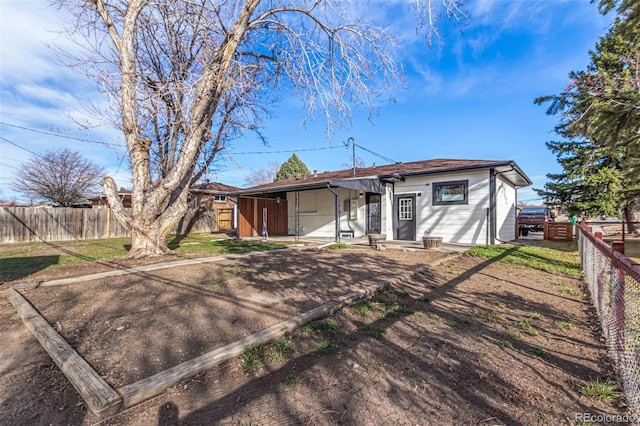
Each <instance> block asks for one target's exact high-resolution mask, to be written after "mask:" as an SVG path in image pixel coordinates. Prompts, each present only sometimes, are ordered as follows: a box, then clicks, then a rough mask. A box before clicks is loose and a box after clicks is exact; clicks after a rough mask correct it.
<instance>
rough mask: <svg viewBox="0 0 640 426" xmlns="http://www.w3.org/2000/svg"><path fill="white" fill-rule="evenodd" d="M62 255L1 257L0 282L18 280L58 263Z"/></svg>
mask: <svg viewBox="0 0 640 426" xmlns="http://www.w3.org/2000/svg"><path fill="white" fill-rule="evenodd" d="M59 261H60V256H58V255H49V256H29V257H7V258H2V259H0V282H8V281H17V280H21V279H23V278H25V277H28V276H29V275H31V274H35V273H36V272H39V271H42V270H43V269H46V268H48V267H49V266H52V265H57V264H58V262H59Z"/></svg>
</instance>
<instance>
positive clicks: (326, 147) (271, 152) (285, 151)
mask: <svg viewBox="0 0 640 426" xmlns="http://www.w3.org/2000/svg"><path fill="white" fill-rule="evenodd" d="M337 148H340V147H338V146H324V147H319V148H302V149H290V150H283V151H250V152H228V154H232V155H246V154H254V155H255V154H287V153H290V152H305V151H322V150H326V149H337Z"/></svg>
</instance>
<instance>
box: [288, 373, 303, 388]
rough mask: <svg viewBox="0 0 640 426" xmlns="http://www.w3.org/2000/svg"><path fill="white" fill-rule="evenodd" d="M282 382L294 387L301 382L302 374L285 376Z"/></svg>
mask: <svg viewBox="0 0 640 426" xmlns="http://www.w3.org/2000/svg"><path fill="white" fill-rule="evenodd" d="M284 383H285V384H286V385H287V387H290V388H292V389H295V388H296V387H298V385H299V384H300V383H302V376H300V375H296V376H287V378H286V379H285V380H284Z"/></svg>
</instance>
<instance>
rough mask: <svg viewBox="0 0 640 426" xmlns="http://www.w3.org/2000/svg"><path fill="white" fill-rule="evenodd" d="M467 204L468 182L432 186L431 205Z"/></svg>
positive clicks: (440, 183)
mask: <svg viewBox="0 0 640 426" xmlns="http://www.w3.org/2000/svg"><path fill="white" fill-rule="evenodd" d="M450 204H469V181H468V180H456V181H451V182H436V183H434V184H433V205H434V206H438V205H450Z"/></svg>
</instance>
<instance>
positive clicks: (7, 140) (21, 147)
mask: <svg viewBox="0 0 640 426" xmlns="http://www.w3.org/2000/svg"><path fill="white" fill-rule="evenodd" d="M0 139H2V140H3V141H5V142H8V143H10V144H11V145H14V146H17V147H18V148H20V149H22V150H24V151H27V152H29V153H31V154H33V155H35V156H36V157H41V155H40V154H37V153H35V152H33V151H31V150H30V149H27V148H25V147H23V146H20V145H18V144H17V143H15V142H11V141H10V140H9V139H7V138H5V137H4V136H0Z"/></svg>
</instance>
